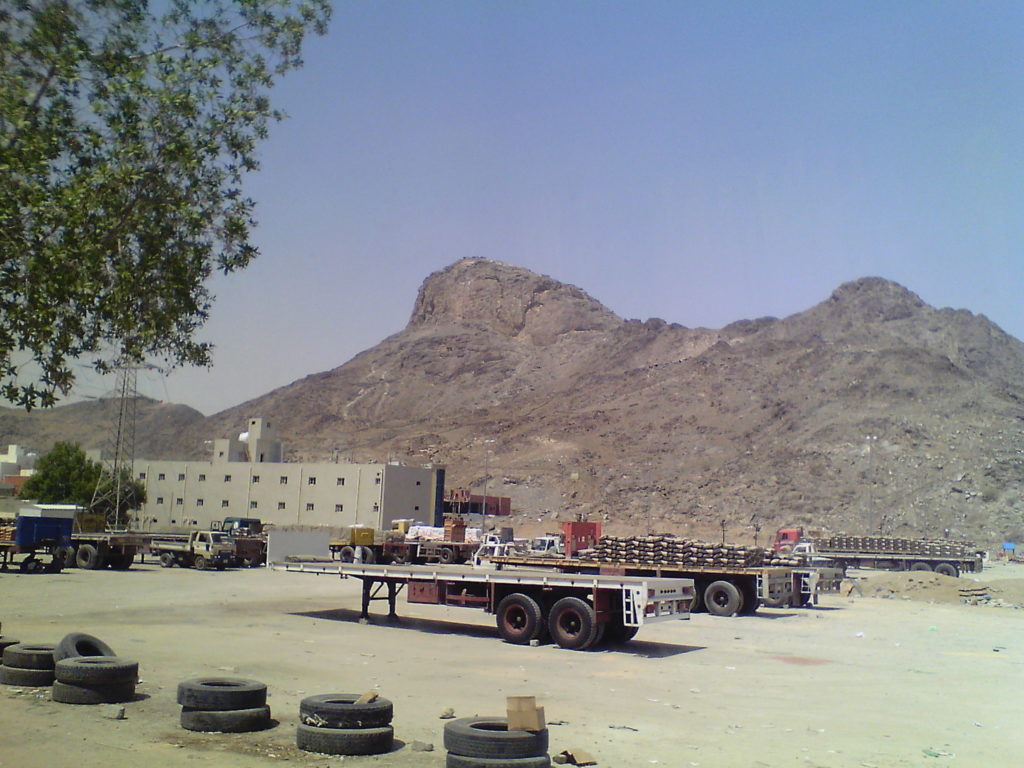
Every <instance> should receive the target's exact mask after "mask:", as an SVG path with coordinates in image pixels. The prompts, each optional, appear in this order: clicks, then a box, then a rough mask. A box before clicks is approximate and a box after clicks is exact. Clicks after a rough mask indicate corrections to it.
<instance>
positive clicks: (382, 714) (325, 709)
mask: <svg viewBox="0 0 1024 768" xmlns="http://www.w3.org/2000/svg"><path fill="white" fill-rule="evenodd" d="M358 699H359V694H358V693H325V694H321V695H319V696H307V697H306V698H304V699H303V700H302V701H301V702H300V703H299V722H301V723H305V724H306V725H314V726H315V727H319V728H378V727H380V726H383V725H390V724H391V719H392V718H393V717H394V716H395V708H394V705H393V704H392V703H391V702H390V701H389V700H388V699H375V700H374V701H371V702H369V703H368V704H356V701H357V700H358ZM307 718H309V719H310V720H313V721H314V722H312V723H309V722H307Z"/></svg>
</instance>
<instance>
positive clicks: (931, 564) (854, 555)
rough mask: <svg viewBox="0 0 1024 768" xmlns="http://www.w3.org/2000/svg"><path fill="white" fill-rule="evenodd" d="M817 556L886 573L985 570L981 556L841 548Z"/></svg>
mask: <svg viewBox="0 0 1024 768" xmlns="http://www.w3.org/2000/svg"><path fill="white" fill-rule="evenodd" d="M814 555H815V556H816V557H825V558H828V559H829V560H831V561H833V562H834V563H836V564H837V565H839V566H842V567H845V568H874V569H878V570H884V571H934V572H935V573H938V574H941V575H943V576H959V575H960V574H961V573H978V572H980V571H981V569H982V567H983V566H982V559H981V557H980V556H979V555H971V556H967V557H961V556H950V555H922V554H914V553H911V552H851V551H847V550H841V549H826V550H821V549H816V550H815V551H814Z"/></svg>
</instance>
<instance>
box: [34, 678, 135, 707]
mask: <svg viewBox="0 0 1024 768" xmlns="http://www.w3.org/2000/svg"><path fill="white" fill-rule="evenodd" d="M134 698H135V683H134V682H130V683H116V684H112V685H72V684H71V683H62V682H61V681H60V680H55V681H54V683H53V700H54V701H57V702H60V703H61V704H117V703H119V702H122V701H131V700H132V699H134Z"/></svg>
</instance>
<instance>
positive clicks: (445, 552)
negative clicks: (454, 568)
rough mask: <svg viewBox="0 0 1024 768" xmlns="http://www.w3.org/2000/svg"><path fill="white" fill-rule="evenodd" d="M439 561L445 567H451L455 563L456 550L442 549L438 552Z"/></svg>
mask: <svg viewBox="0 0 1024 768" xmlns="http://www.w3.org/2000/svg"><path fill="white" fill-rule="evenodd" d="M437 559H438V560H440V561H441V562H442V563H444V564H445V565H451V564H452V563H454V562H455V550H454V549H452V548H451V547H441V549H439V550H438V551H437Z"/></svg>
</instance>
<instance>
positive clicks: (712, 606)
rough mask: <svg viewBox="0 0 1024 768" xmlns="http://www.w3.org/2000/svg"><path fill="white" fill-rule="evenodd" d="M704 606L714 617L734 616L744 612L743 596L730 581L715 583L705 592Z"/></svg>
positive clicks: (709, 585)
mask: <svg viewBox="0 0 1024 768" xmlns="http://www.w3.org/2000/svg"><path fill="white" fill-rule="evenodd" d="M704 605H706V606H707V608H708V613H710V614H711V615H712V616H732V615H733V614H736V613H739V612H740V611H742V610H743V595H742V594H740V591H739V589H737V588H736V585H735V584H733V583H732V582H730V581H713V582H711V583H710V584H708V588H707V589H705V590H704Z"/></svg>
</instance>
